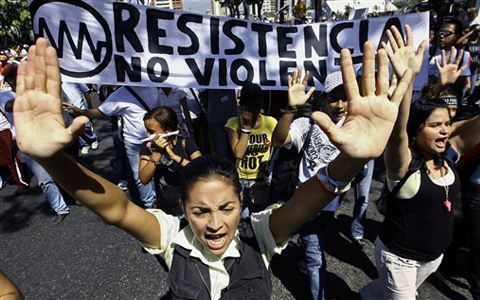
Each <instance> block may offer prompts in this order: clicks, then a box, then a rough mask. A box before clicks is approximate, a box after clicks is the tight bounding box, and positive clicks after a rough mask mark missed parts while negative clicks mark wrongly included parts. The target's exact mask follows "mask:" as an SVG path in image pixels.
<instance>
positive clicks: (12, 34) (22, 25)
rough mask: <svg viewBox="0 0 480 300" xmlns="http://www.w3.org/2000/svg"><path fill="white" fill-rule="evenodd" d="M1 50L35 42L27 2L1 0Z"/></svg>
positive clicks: (21, 0) (25, 0)
mask: <svg viewBox="0 0 480 300" xmlns="http://www.w3.org/2000/svg"><path fill="white" fill-rule="evenodd" d="M0 12H1V13H0V48H5V47H11V46H14V45H21V44H31V43H32V42H33V33H32V21H31V18H30V11H29V10H28V2H27V0H16V1H15V0H0Z"/></svg>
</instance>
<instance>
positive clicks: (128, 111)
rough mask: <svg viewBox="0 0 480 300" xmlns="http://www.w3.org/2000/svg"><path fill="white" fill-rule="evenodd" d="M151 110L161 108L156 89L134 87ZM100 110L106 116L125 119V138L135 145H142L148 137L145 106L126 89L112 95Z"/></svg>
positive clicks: (123, 88) (120, 89) (122, 88)
mask: <svg viewBox="0 0 480 300" xmlns="http://www.w3.org/2000/svg"><path fill="white" fill-rule="evenodd" d="M132 88H133V90H134V91H135V92H137V94H138V95H139V96H140V98H142V99H143V101H144V102H145V104H147V105H148V107H149V108H150V109H153V108H155V107H157V106H160V103H159V99H158V91H157V88H155V87H138V86H135V87H132ZM98 109H99V110H100V111H101V112H102V113H103V114H104V115H106V116H114V115H119V116H121V117H122V119H123V122H124V123H123V138H124V139H125V141H127V142H130V143H133V144H137V145H138V144H141V143H142V142H141V140H142V139H144V138H145V137H146V136H147V130H146V129H145V125H144V123H143V116H144V115H145V114H146V113H147V111H146V110H145V108H144V107H143V105H142V104H141V103H140V102H138V100H137V99H136V98H135V97H134V96H133V95H132V94H131V93H130V92H129V91H128V90H127V89H126V88H125V87H121V88H119V89H118V90H116V91H115V92H114V93H113V94H111V95H110V96H109V97H108V98H107V100H105V102H103V103H102V104H101V105H100V106H99V107H98Z"/></svg>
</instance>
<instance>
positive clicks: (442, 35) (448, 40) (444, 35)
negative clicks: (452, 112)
mask: <svg viewBox="0 0 480 300" xmlns="http://www.w3.org/2000/svg"><path fill="white" fill-rule="evenodd" d="M462 31H463V26H462V24H461V23H460V21H458V20H455V19H454V20H449V21H446V22H445V23H444V24H443V25H442V26H441V27H440V30H439V31H438V40H437V44H438V45H437V47H436V51H435V56H434V57H433V58H432V59H431V60H430V66H429V72H428V74H429V76H435V77H438V76H439V74H438V71H437V68H436V64H435V62H436V61H440V59H441V54H442V50H445V52H446V56H447V57H448V56H449V55H450V51H452V50H455V47H459V48H462V47H463V46H461V47H460V46H459V45H457V41H458V39H459V38H460V37H461V36H462ZM469 64H470V54H469V53H468V52H466V51H464V52H463V58H462V61H461V64H460V66H464V65H469ZM470 76H471V72H470V68H468V67H467V68H466V69H464V70H463V72H462V74H461V76H460V77H458V79H457V81H456V82H455V84H454V87H455V89H456V91H457V97H458V99H463V98H464V95H465V92H466V91H467V90H470V87H471V84H472V83H471V81H470ZM458 105H459V113H460V114H462V113H463V111H462V110H463V107H464V106H466V105H467V104H466V102H465V103H462V102H459V103H458Z"/></svg>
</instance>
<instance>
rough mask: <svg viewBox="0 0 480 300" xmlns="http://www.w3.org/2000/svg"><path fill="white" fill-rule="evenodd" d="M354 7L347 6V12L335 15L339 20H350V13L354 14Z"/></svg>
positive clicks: (338, 12) (339, 12)
mask: <svg viewBox="0 0 480 300" xmlns="http://www.w3.org/2000/svg"><path fill="white" fill-rule="evenodd" d="M352 10H353V7H351V6H350V5H348V4H347V5H345V10H344V11H343V12H341V11H337V12H336V13H335V15H336V16H337V20H348V17H349V16H350V13H351V12H352Z"/></svg>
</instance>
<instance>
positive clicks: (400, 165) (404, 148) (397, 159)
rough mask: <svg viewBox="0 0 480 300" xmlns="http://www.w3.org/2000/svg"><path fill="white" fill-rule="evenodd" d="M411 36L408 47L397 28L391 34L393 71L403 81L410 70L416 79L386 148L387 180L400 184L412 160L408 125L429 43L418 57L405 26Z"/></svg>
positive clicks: (410, 32)
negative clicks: (417, 78) (415, 88)
mask: <svg viewBox="0 0 480 300" xmlns="http://www.w3.org/2000/svg"><path fill="white" fill-rule="evenodd" d="M405 31H406V35H407V43H406V44H405V43H404V41H403V38H402V36H401V34H400V32H399V31H398V29H397V28H396V27H394V26H392V28H391V29H390V30H387V35H388V39H389V42H390V46H391V48H392V50H393V51H390V50H387V54H388V57H389V58H390V62H391V64H392V66H393V70H394V72H395V75H396V77H397V78H400V77H401V76H402V75H403V74H404V72H405V71H406V70H407V69H409V70H410V71H412V75H413V76H412V79H411V80H410V82H409V84H408V88H407V90H406V92H405V95H404V96H403V100H402V103H401V104H400V108H399V112H398V117H397V121H396V122H395V126H394V127H393V131H392V134H391V136H390V139H389V140H388V143H387V147H386V148H385V156H384V159H385V166H386V169H387V177H388V178H390V179H392V180H400V179H401V178H402V177H403V176H405V174H406V173H407V171H408V165H409V164H410V161H411V160H412V157H411V153H410V150H409V147H408V135H407V122H408V116H409V114H410V105H411V103H412V92H413V83H414V81H415V76H416V75H417V74H418V73H419V72H420V69H421V68H422V62H423V54H424V50H425V45H426V43H427V42H426V41H423V42H422V44H421V45H420V47H419V48H418V51H417V53H415V51H414V49H413V34H412V31H411V29H410V26H408V25H406V26H405ZM382 46H383V48H384V49H388V48H387V45H386V44H385V43H382Z"/></svg>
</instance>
